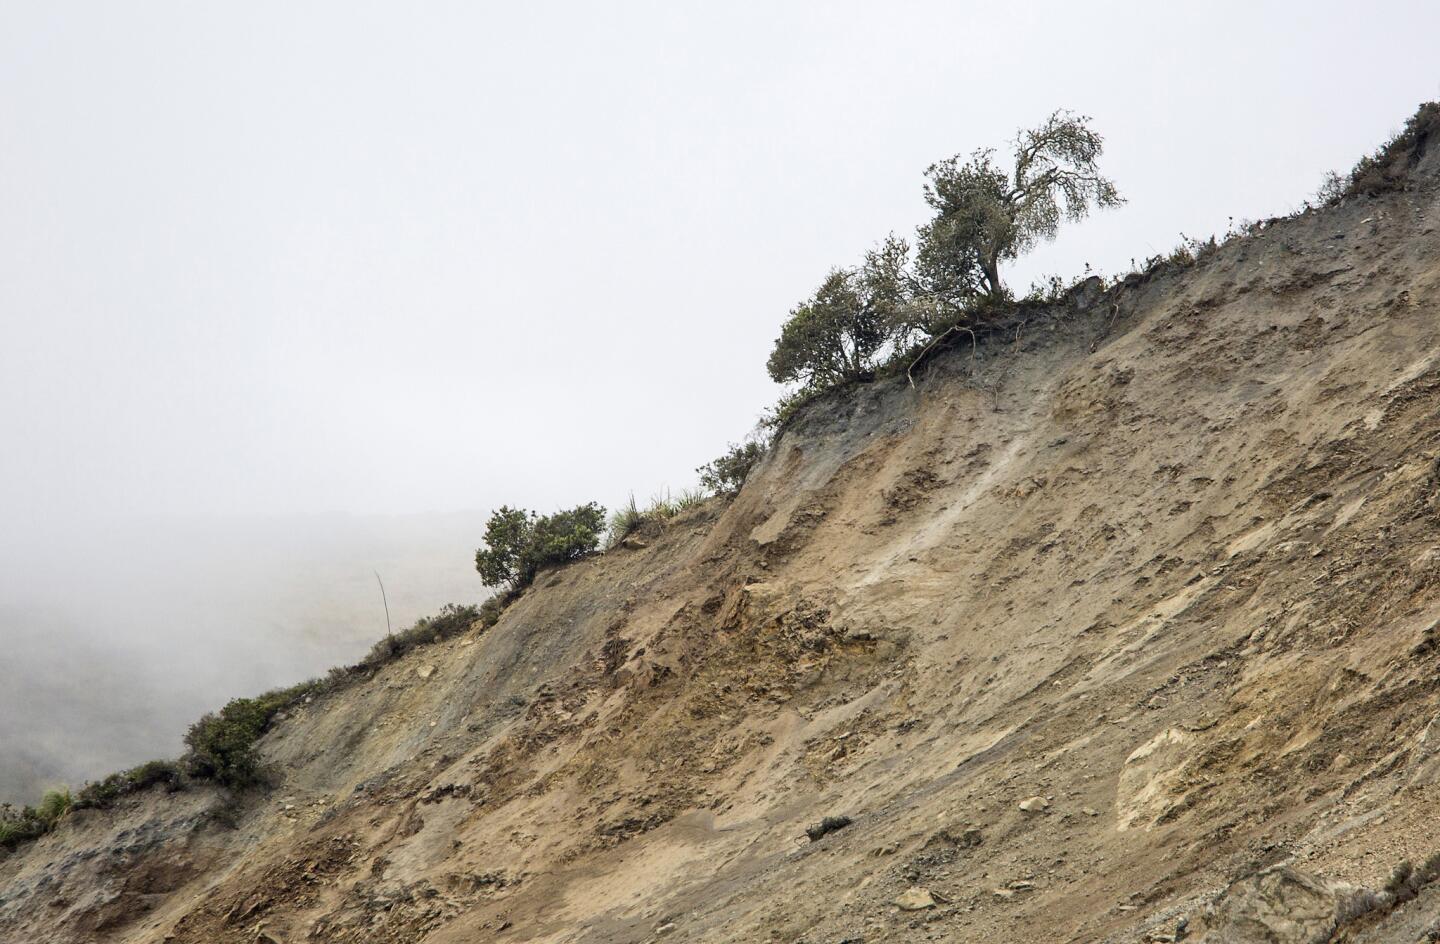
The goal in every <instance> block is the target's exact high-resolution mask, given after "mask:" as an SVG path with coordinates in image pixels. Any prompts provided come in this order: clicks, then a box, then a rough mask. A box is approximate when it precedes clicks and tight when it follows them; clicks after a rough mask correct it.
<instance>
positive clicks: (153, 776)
mask: <svg viewBox="0 0 1440 944" xmlns="http://www.w3.org/2000/svg"><path fill="white" fill-rule="evenodd" d="M157 784H163V785H164V786H165V790H166V792H167V793H175V792H176V791H178V790H182V789H184V787H185V774H184V771H182V770H181V769H180V765H179V764H177V763H175V762H174V761H169V760H152V761H146V762H145V763H143V764H141V765H140V766H138V767H132V768H130V769H129V770H126V771H122V772H120V773H114V774H110V775H109V776H107V777H105V778H103V779H101V780H97V781H96V782H94V783H89V784H86V785H85V787H84V788H83V789H82V790H81V791H80V793H79V794H78V795H77V796H76V797H75V808H76V809H80V810H84V809H105V808H107V807H109V806H111V805H113V804H114V803H115V801H116V800H118V799H119V798H120V797H122V796H125V795H126V794H129V793H136V792H139V791H141V790H148V789H149V788H151V787H153V786H156V785H157Z"/></svg>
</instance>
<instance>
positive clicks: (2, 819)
mask: <svg viewBox="0 0 1440 944" xmlns="http://www.w3.org/2000/svg"><path fill="white" fill-rule="evenodd" d="M49 831H50V824H47V823H46V822H45V821H44V820H43V819H41V817H40V814H39V812H38V811H37V810H36V809H35V808H34V807H33V806H27V807H24V808H22V809H16V808H15V807H13V806H11V805H10V804H8V803H3V804H0V849H6V850H9V849H14V848H15V847H16V846H18V845H20V844H21V843H24V842H29V841H30V840H32V839H39V838H40V837H41V836H43V835H45V834H46V833H47V832H49Z"/></svg>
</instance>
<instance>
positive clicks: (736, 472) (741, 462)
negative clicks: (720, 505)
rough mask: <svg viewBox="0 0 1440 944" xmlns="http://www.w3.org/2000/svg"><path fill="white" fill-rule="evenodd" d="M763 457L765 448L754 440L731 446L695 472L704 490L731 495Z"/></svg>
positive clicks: (743, 482) (737, 489) (738, 488)
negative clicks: (698, 474)
mask: <svg viewBox="0 0 1440 944" xmlns="http://www.w3.org/2000/svg"><path fill="white" fill-rule="evenodd" d="M764 455H765V447H764V446H762V445H760V443H758V442H756V441H754V440H751V441H749V442H747V443H744V444H743V445H739V446H736V445H733V444H732V445H731V446H730V448H729V450H727V451H726V453H725V454H724V455H723V456H721V457H720V458H718V459H715V460H713V461H711V462H707V463H706V464H705V465H702V466H701V467H700V468H698V469H696V470H695V471H696V472H699V473H700V484H701V485H703V486H704V487H705V488H708V489H710V490H711V491H712V492H714V493H715V494H717V495H733V494H735V493H736V492H738V491H740V486H742V485H744V484H745V478H746V476H748V475H749V474H750V470H751V469H753V468H755V466H756V465H757V464H758V463H759V462H760V460H761V458H763V457H764Z"/></svg>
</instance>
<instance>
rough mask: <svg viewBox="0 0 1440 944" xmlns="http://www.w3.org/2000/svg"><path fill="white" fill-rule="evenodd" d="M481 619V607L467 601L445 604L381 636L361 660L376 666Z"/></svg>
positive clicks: (465, 627)
mask: <svg viewBox="0 0 1440 944" xmlns="http://www.w3.org/2000/svg"><path fill="white" fill-rule="evenodd" d="M479 619H480V607H478V606H472V605H470V604H458V603H447V604H445V606H444V607H442V608H441V610H440V612H439V614H437V615H435V616H426V617H422V618H421V619H419V620H416V622H415V625H414V626H411V627H410V628H409V629H403V630H401V631H400V632H398V633H393V634H391V635H389V636H386V637H385V638H384V639H381V640H380V641H379V642H377V643H376V644H375V645H374V646H373V647H371V649H370V652H369V653H368V654H367V655H366V656H365V658H364V659H363V660H361V663H362V664H363V665H365V666H368V667H370V668H378V667H379V666H382V665H384V664H385V663H387V662H390V661H392V660H394V659H397V658H399V657H400V656H402V655H404V654H405V653H407V652H409V651H410V650H411V649H414V648H416V647H417V646H424V645H428V644H430V643H437V642H440V641H441V640H444V639H449V638H451V637H452V636H458V635H460V634H461V633H464V632H466V631H467V630H469V629H470V627H471V626H473V625H474V624H475V623H476V622H477V621H478V620H479Z"/></svg>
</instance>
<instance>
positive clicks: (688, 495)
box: [675, 488, 710, 514]
mask: <svg viewBox="0 0 1440 944" xmlns="http://www.w3.org/2000/svg"><path fill="white" fill-rule="evenodd" d="M709 500H710V496H709V494H707V493H706V491H705V490H704V489H703V488H687V489H685V490H684V491H683V492H681V493H680V494H679V495H676V496H675V511H676V513H677V514H679V513H682V512H686V511H689V510H690V509H691V508H699V507H700V506H701V505H703V504H705V503H706V502H707V501H709Z"/></svg>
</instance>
